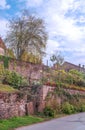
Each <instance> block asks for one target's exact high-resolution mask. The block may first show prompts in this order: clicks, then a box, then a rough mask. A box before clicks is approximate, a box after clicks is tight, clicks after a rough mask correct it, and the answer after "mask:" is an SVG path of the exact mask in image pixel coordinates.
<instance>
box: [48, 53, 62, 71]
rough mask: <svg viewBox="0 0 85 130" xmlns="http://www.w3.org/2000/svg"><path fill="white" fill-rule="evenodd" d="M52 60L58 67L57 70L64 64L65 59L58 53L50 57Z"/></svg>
mask: <svg viewBox="0 0 85 130" xmlns="http://www.w3.org/2000/svg"><path fill="white" fill-rule="evenodd" d="M50 60H51V61H52V62H53V64H54V65H57V69H59V67H60V66H61V65H62V64H63V63H64V57H63V56H62V55H61V53H60V52H59V51H56V52H55V54H53V55H52V56H51V57H50Z"/></svg>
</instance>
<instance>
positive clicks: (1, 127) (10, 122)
mask: <svg viewBox="0 0 85 130" xmlns="http://www.w3.org/2000/svg"><path fill="white" fill-rule="evenodd" d="M42 121H44V119H43V118H39V117H33V116H24V117H14V118H11V119H5V120H0V130H13V129H14V128H17V127H20V126H26V125H30V124H33V123H38V122H42Z"/></svg>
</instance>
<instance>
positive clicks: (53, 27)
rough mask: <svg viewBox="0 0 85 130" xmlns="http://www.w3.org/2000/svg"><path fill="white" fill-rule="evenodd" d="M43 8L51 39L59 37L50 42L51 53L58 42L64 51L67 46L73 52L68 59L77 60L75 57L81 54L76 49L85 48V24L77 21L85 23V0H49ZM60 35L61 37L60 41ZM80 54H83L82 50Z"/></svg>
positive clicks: (68, 50)
mask: <svg viewBox="0 0 85 130" xmlns="http://www.w3.org/2000/svg"><path fill="white" fill-rule="evenodd" d="M42 10H43V13H42V15H43V17H44V18H45V20H46V23H47V29H48V32H49V37H50V40H51V39H53V38H54V37H57V38H56V39H55V38H54V39H53V40H52V43H51V42H50V43H49V42H48V51H49V53H50V50H51V52H52V51H54V50H55V46H56V43H57V44H58V47H59V49H60V48H61V50H62V52H63V51H65V50H64V48H66V49H67V53H68V52H70V53H72V54H73V55H72V54H71V55H70V56H68V59H71V58H73V59H74V61H76V60H75V58H77V57H78V56H79V53H78V52H77V51H75V50H76V48H78V49H80V50H82V49H83V48H84V46H83V44H84V41H85V25H82V26H79V25H78V24H77V22H78V23H79V24H82V23H83V24H84V23H85V17H84V16H85V14H82V13H85V0H78V1H76V0H49V1H48V3H45V4H44V5H43V8H42ZM58 36H60V37H61V40H60V41H59V39H58ZM53 41H54V42H53ZM53 44H55V45H53ZM63 47H64V48H63ZM79 52H80V51H79ZM83 54H84V53H83ZM67 55H68V54H67ZM80 55H82V53H81V52H80ZM75 56H76V57H75ZM83 60H84V59H83ZM78 62H79V58H78ZM83 62H84V61H83Z"/></svg>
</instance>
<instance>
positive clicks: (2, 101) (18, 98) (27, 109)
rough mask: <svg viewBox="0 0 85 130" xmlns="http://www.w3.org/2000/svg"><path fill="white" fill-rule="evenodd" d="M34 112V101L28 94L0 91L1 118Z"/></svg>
mask: <svg viewBox="0 0 85 130" xmlns="http://www.w3.org/2000/svg"><path fill="white" fill-rule="evenodd" d="M30 114H34V107H33V102H27V98H26V95H25V96H22V95H20V94H18V93H17V94H16V93H11V94H8V93H0V119H7V118H10V117H17V116H24V115H30Z"/></svg>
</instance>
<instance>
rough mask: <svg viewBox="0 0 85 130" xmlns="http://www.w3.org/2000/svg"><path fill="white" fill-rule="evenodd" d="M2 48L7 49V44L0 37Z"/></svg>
mask: <svg viewBox="0 0 85 130" xmlns="http://www.w3.org/2000/svg"><path fill="white" fill-rule="evenodd" d="M0 48H2V49H6V46H5V44H4V42H3V40H2V38H1V37H0Z"/></svg>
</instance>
